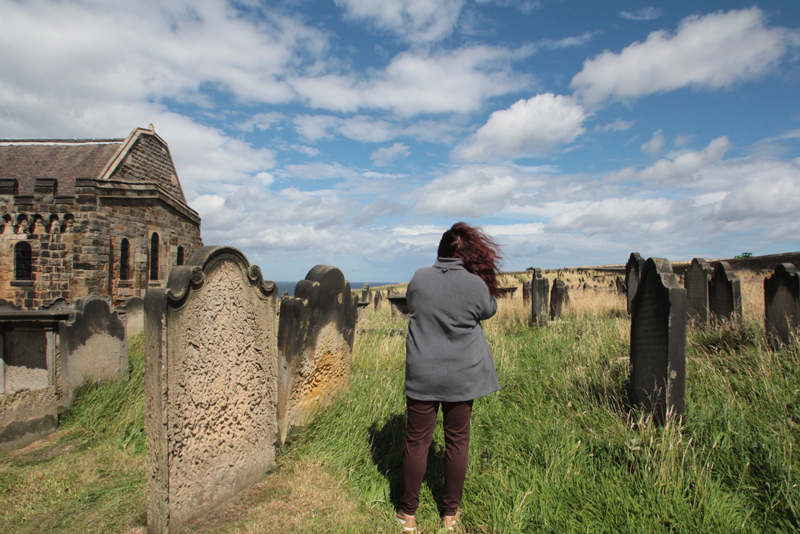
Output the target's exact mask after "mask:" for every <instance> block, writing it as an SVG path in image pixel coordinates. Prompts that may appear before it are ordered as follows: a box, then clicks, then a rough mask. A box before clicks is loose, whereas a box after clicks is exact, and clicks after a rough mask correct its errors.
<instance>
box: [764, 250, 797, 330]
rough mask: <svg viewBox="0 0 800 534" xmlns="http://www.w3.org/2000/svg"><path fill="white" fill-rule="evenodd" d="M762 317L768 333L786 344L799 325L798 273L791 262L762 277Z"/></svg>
mask: <svg viewBox="0 0 800 534" xmlns="http://www.w3.org/2000/svg"><path fill="white" fill-rule="evenodd" d="M764 319H765V323H766V328H767V332H768V333H769V335H770V336H772V337H773V338H777V339H778V340H780V341H781V342H783V343H787V344H788V343H789V341H790V340H791V337H792V334H793V333H796V332H797V327H798V326H800V275H798V273H797V269H796V267H795V266H794V265H792V264H791V263H779V264H778V265H776V266H775V272H773V273H772V276H770V277H769V278H765V279H764Z"/></svg>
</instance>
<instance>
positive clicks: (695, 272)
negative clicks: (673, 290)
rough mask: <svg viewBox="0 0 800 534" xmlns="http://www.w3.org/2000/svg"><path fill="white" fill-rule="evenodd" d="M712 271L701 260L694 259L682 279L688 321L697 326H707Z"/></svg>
mask: <svg viewBox="0 0 800 534" xmlns="http://www.w3.org/2000/svg"><path fill="white" fill-rule="evenodd" d="M713 272H714V270H713V269H712V268H711V266H710V265H709V264H708V263H706V260H704V259H703V258H694V259H693V260H692V263H691V265H689V269H688V270H687V271H686V276H685V277H684V283H683V287H684V288H685V289H686V312H687V313H688V314H689V319H691V320H693V321H695V322H696V323H697V324H701V325H704V324H707V323H708V320H709V313H710V311H709V310H710V306H709V292H708V289H709V284H710V282H711V275H712V273H713Z"/></svg>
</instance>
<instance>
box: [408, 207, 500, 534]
mask: <svg viewBox="0 0 800 534" xmlns="http://www.w3.org/2000/svg"><path fill="white" fill-rule="evenodd" d="M437 255H438V258H437V259H436V263H435V264H434V265H433V267H425V268H422V269H419V270H418V271H417V272H416V273H414V277H413V278H412V279H411V282H409V284H408V291H407V293H406V298H407V299H408V309H409V324H408V337H407V338H406V387H405V393H406V410H407V411H406V413H407V426H406V445H405V452H404V456H403V486H404V489H403V497H402V500H401V501H400V506H399V507H398V508H399V509H398V512H397V514H396V515H395V517H396V519H397V521H398V522H399V523H401V524H402V525H403V532H414V530H415V517H414V514H415V513H416V511H417V507H418V505H419V491H420V486H421V485H422V479H423V477H424V476H425V468H426V461H427V458H428V449H429V448H430V445H431V440H432V438H433V428H434V425H435V424H436V413H437V411H438V409H439V406H440V405H441V407H442V415H443V417H444V436H445V460H444V499H443V500H444V528H446V529H448V530H454V527H455V525H456V522H457V520H458V516H459V514H460V511H459V509H458V506H459V504H461V494H462V490H463V488H464V479H465V478H466V473H467V453H468V451H469V432H470V418H471V416H472V401H473V400H474V399H477V398H479V397H484V396H486V395H489V394H490V393H493V392H495V391H498V390H499V389H500V384H499V383H498V381H497V372H496V371H495V368H494V361H493V360H492V354H491V352H490V351H489V344H488V343H487V342H486V336H484V334H483V329H482V328H481V324H480V321H482V320H485V319H489V318H490V317H492V316H493V315H494V314H495V312H496V311H497V301H496V300H495V297H496V296H497V295H498V294H499V292H498V289H497V273H498V272H499V263H500V247H499V246H498V245H497V243H495V242H494V241H493V240H492V239H491V238H490V237H489V236H487V235H486V234H484V233H483V232H482V231H481V230H480V229H478V228H476V227H474V226H470V225H468V224H466V223H463V222H459V223H456V224H454V225H453V227H452V228H450V229H449V230H448V231H446V232H445V233H444V235H443V236H442V240H441V241H440V242H439V251H438V254H437Z"/></svg>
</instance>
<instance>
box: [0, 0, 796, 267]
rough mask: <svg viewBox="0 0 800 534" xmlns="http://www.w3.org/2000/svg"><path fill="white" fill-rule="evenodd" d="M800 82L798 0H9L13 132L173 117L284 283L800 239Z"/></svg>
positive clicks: (7, 88) (189, 160) (692, 252)
mask: <svg viewBox="0 0 800 534" xmlns="http://www.w3.org/2000/svg"><path fill="white" fill-rule="evenodd" d="M798 96H800V3H798V2H796V1H785V0H782V1H774V0H773V1H764V2H759V3H758V4H754V3H751V2H740V1H735V0H726V1H724V2H722V1H702V0H700V1H692V2H682V1H674V0H673V1H669V2H666V1H665V2H635V1H619V2H611V1H609V2H598V1H596V0H585V1H577V0H560V1H558V0H532V1H511V0H398V1H394V2H388V1H379V0H330V1H322V0H320V1H304V0H285V1H276V2H260V1H255V0H240V1H238V2H225V1H221V0H193V1H191V2H189V1H161V2H153V1H148V0H140V1H137V2H130V1H124V2H123V1H116V0H82V1H80V2H77V1H64V0H58V1H55V0H32V1H25V0H0V137H2V138H6V139H8V138H101V137H125V136H126V135H127V134H128V132H130V130H131V129H132V128H133V127H135V126H147V125H148V124H150V123H152V124H154V125H155V128H156V131H157V132H158V133H159V134H160V135H161V136H162V137H163V138H164V139H165V140H166V141H167V142H168V143H169V145H170V150H171V152H172V155H173V158H174V160H175V164H176V167H177V170H178V174H179V177H180V180H181V183H182V185H183V188H184V191H185V193H186V196H187V200H188V202H189V204H190V205H191V206H192V207H193V208H194V209H196V210H197V211H198V212H199V213H200V215H201V217H202V219H203V223H202V232H203V240H204V242H205V243H206V244H207V245H232V246H236V247H238V248H239V249H241V250H242V251H243V252H244V253H245V254H246V256H247V257H248V259H249V260H250V261H251V263H255V264H258V265H260V266H261V268H262V270H263V271H264V273H265V276H266V277H267V278H271V279H273V280H293V279H299V278H302V277H303V276H304V275H305V273H306V272H307V271H308V270H309V269H310V268H311V267H313V266H314V265H316V264H319V263H324V264H328V265H335V266H337V267H339V268H341V269H342V270H343V271H344V273H345V275H346V277H347V278H348V279H350V280H353V281H367V280H372V281H394V280H396V281H404V280H407V279H409V278H410V276H411V275H412V274H413V272H414V270H415V269H417V268H419V267H421V266H425V265H429V264H430V263H431V262H432V261H433V259H434V256H435V251H436V245H437V243H438V239H439V237H440V236H441V233H442V232H443V231H444V230H445V229H446V228H448V227H449V226H450V225H451V224H453V223H454V222H456V221H459V220H464V221H467V222H470V223H473V224H478V225H480V226H482V227H484V229H485V230H487V231H488V232H489V233H490V234H491V235H493V236H494V237H495V238H496V239H497V240H498V241H499V242H500V243H502V244H503V245H504V247H503V250H504V254H505V257H506V259H505V268H506V269H509V270H512V269H525V268H526V267H529V266H537V267H545V268H547V267H562V266H577V265H595V264H606V263H621V262H624V261H625V259H626V258H627V256H628V255H629V254H630V252H632V251H638V252H640V253H641V254H642V255H643V256H645V257H647V256H660V257H666V258H669V259H671V260H686V259H691V258H692V257H695V256H702V257H705V258H708V259H710V258H718V257H730V256H733V255H735V254H737V253H740V252H743V251H749V252H753V253H755V254H769V253H776V252H783V251H795V250H798V239H797V235H798V232H799V231H800V218H798V216H797V207H798V206H799V205H800V98H798Z"/></svg>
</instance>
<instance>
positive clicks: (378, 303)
mask: <svg viewBox="0 0 800 534" xmlns="http://www.w3.org/2000/svg"><path fill="white" fill-rule="evenodd" d="M385 299H386V297H385V296H384V295H383V293H381V292H380V291H376V292H375V297H374V298H373V299H372V302H373V303H374V304H375V309H376V310H379V309H381V308H383V304H384V300H385Z"/></svg>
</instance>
